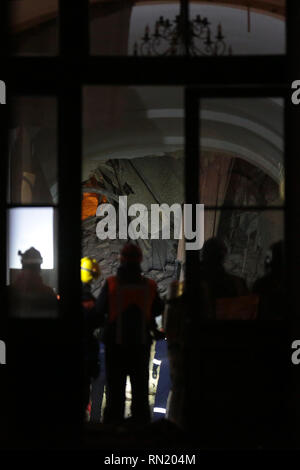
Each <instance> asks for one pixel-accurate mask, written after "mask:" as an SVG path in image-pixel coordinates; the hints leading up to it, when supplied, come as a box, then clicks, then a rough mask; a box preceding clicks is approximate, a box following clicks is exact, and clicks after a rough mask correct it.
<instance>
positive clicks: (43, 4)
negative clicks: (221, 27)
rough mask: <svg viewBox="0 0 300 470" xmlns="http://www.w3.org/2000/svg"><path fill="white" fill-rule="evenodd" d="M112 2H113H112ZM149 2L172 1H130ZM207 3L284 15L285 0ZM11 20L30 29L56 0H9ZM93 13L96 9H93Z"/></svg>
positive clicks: (51, 14)
mask: <svg viewBox="0 0 300 470" xmlns="http://www.w3.org/2000/svg"><path fill="white" fill-rule="evenodd" d="M91 3H92V4H93V5H94V6H96V4H98V5H100V4H102V5H104V4H107V5H108V4H110V5H112V1H111V0H91ZM113 3H114V2H113ZM151 3H153V4H154V3H155V4H158V3H172V1H160V0H135V1H132V4H133V5H139V4H140V5H147V4H148V5H149V4H151ZM193 3H208V2H207V0H206V2H205V0H193ZM209 4H219V5H220V4H223V5H226V6H236V7H248V6H250V7H251V8H253V9H256V10H258V11H260V12H265V13H268V14H273V15H277V16H280V17H284V15H285V0H229V1H228V0H217V1H213V2H211V1H210V2H209ZM10 7H11V20H12V29H13V31H14V32H20V31H24V30H26V29H30V28H32V27H34V26H36V25H38V24H41V23H44V22H46V21H49V20H51V19H53V18H56V17H57V11H58V0H42V1H40V2H37V1H36V0H22V1H20V0H11V1H10ZM95 13H97V12H96V10H95Z"/></svg>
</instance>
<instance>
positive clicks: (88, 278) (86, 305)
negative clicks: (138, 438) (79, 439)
mask: <svg viewBox="0 0 300 470" xmlns="http://www.w3.org/2000/svg"><path fill="white" fill-rule="evenodd" d="M80 274H81V283H82V291H81V305H82V309H83V316H84V320H85V322H84V326H85V329H84V390H83V396H84V399H83V406H84V411H85V412H86V409H87V406H88V403H89V401H90V388H91V381H92V379H96V378H97V377H98V375H99V372H100V363H99V359H100V355H99V353H100V345H99V340H98V339H97V338H96V336H95V335H94V332H95V329H96V324H95V318H96V315H95V314H96V309H95V306H96V299H95V297H94V296H93V294H92V288H91V286H92V282H93V280H94V279H98V277H99V276H100V267H99V264H98V263H97V261H96V260H95V259H93V258H89V257H87V256H85V257H84V258H82V259H81V263H80Z"/></svg>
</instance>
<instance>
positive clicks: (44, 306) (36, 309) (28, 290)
mask: <svg viewBox="0 0 300 470" xmlns="http://www.w3.org/2000/svg"><path fill="white" fill-rule="evenodd" d="M18 255H19V256H20V257H21V264H22V271H21V272H20V274H19V276H18V277H17V279H16V280H15V281H14V282H13V284H12V285H11V286H10V289H9V292H10V305H11V313H12V315H13V316H15V317H19V318H22V317H24V318H42V317H46V318H49V317H54V316H56V315H57V298H56V295H55V292H54V291H53V289H52V288H51V287H49V286H47V285H46V284H45V283H44V281H43V279H42V276H41V265H42V263H43V258H42V256H41V253H40V252H39V251H38V250H36V249H35V248H34V247H31V248H29V249H28V250H26V251H25V252H24V253H22V252H21V251H20V250H19V251H18Z"/></svg>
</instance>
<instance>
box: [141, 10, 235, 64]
mask: <svg viewBox="0 0 300 470" xmlns="http://www.w3.org/2000/svg"><path fill="white" fill-rule="evenodd" d="M187 35H188V37H187V44H188V51H189V54H190V55H193V56H199V55H200V56H221V55H226V54H228V55H232V48H231V46H227V45H226V43H225V36H223V32H222V25H221V24H219V25H218V27H217V32H216V35H215V36H213V34H212V32H211V29H210V22H209V21H208V19H207V18H206V17H203V18H202V17H201V16H200V15H197V16H196V17H195V18H194V19H193V20H191V21H189V22H188V31H187ZM184 37H185V28H184V21H183V16H181V15H177V16H176V18H175V20H173V21H170V20H169V19H165V18H164V17H163V16H160V18H159V20H157V21H156V23H155V28H154V32H151V31H150V28H149V26H148V25H147V26H146V27H145V33H144V36H143V37H142V38H141V42H140V43H138V42H135V43H134V46H133V55H135V56H138V55H142V56H153V55H160V56H170V55H171V56H175V55H184V54H185V51H186V46H185V44H186V42H185V39H184Z"/></svg>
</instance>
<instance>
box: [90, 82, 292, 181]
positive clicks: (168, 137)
mask: <svg viewBox="0 0 300 470" xmlns="http://www.w3.org/2000/svg"><path fill="white" fill-rule="evenodd" d="M118 92H119V93H120V94H119V96H118V97H117V98H115V100H114V99H113V96H114V95H115V94H116V92H115V91H114V90H110V89H109V88H102V89H101V88H98V89H97V88H96V87H89V88H86V89H85V103H86V106H85V114H84V127H85V129H84V162H83V168H84V177H85V178H87V177H88V173H89V171H90V170H91V169H92V168H95V167H96V166H97V161H99V160H102V161H103V160H108V159H114V158H129V159H130V158H137V157H144V156H157V157H159V156H160V155H165V154H171V153H174V152H182V155H183V149H184V100H183V89H182V88H177V87H165V88H163V87H130V88H128V89H126V88H123V89H120V88H119V89H118ZM101 94H102V96H103V97H104V96H105V95H106V97H109V96H110V98H108V101H109V103H110V109H111V110H113V112H111V113H110V117H109V118H108V113H107V108H106V106H105V101H103V98H102V99H101ZM113 94H114V95H113ZM96 103H98V104H96ZM201 104H202V109H201V129H200V133H201V146H202V148H203V150H210V151H216V152H224V153H226V154H230V155H232V156H234V157H240V158H242V159H244V160H247V161H248V162H250V163H252V164H254V165H255V166H257V167H259V168H260V169H262V170H263V171H264V172H265V173H267V174H268V175H269V176H270V177H272V178H273V179H274V180H275V181H279V173H280V165H281V164H282V163H283V127H284V126H283V115H284V112H283V102H282V101H281V100H280V99H262V98H257V99H255V98H252V99H243V98H242V99H207V100H201ZM113 113H114V115H113Z"/></svg>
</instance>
